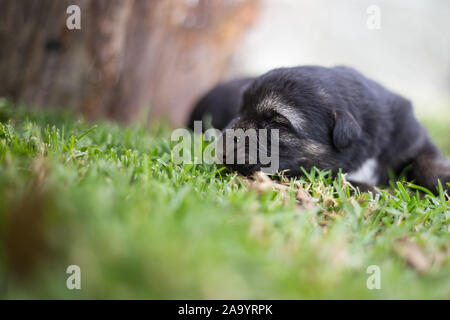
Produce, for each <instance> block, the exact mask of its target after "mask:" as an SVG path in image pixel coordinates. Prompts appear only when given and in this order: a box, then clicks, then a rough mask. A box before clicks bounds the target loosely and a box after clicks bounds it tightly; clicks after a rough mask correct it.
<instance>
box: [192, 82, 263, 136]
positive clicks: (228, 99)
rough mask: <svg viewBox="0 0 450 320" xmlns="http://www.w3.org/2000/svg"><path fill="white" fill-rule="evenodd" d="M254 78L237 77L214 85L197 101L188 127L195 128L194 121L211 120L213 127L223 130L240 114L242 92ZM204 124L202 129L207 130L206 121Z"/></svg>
mask: <svg viewBox="0 0 450 320" xmlns="http://www.w3.org/2000/svg"><path fill="white" fill-rule="evenodd" d="M253 79H254V78H242V79H236V80H232V81H228V82H225V83H221V84H219V85H217V86H216V87H214V88H213V89H212V90H211V91H209V92H208V93H207V94H206V95H205V96H204V97H202V98H201V99H200V100H199V101H198V102H197V103H196V105H195V107H194V109H193V111H192V113H191V116H190V118H189V122H188V127H189V128H191V129H194V121H203V122H205V121H209V120H211V125H212V127H214V128H216V129H219V130H223V129H224V128H225V127H226V125H227V124H228V123H229V122H230V121H231V120H233V118H234V117H236V115H237V114H238V111H239V108H240V106H241V100H242V94H243V92H244V90H245V89H246V88H247V87H248V86H249V85H250V83H251V82H252V81H253ZM202 125H203V127H202V130H206V129H207V128H206V123H203V124H202Z"/></svg>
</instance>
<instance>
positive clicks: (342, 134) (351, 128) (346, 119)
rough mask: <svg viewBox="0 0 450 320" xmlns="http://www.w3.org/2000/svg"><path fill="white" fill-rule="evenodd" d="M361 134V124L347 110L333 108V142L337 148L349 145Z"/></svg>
mask: <svg viewBox="0 0 450 320" xmlns="http://www.w3.org/2000/svg"><path fill="white" fill-rule="evenodd" d="M361 135H362V129H361V126H360V125H359V123H358V122H357V121H356V119H355V118H354V117H353V116H352V115H351V114H350V113H349V112H347V111H342V110H334V130H333V143H334V145H335V147H336V148H337V149H338V150H341V151H342V150H344V149H346V148H348V147H350V146H351V144H352V143H353V142H354V141H355V140H358V139H359V138H360V137H361Z"/></svg>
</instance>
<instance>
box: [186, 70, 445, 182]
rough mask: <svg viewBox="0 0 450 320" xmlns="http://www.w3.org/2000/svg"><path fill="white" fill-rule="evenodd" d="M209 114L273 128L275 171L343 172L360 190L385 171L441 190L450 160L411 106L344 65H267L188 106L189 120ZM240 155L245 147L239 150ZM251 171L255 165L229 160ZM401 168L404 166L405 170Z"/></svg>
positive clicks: (217, 122) (239, 125) (240, 125)
mask: <svg viewBox="0 0 450 320" xmlns="http://www.w3.org/2000/svg"><path fill="white" fill-rule="evenodd" d="M206 114H210V116H211V117H212V124H213V125H214V126H215V127H216V128H218V129H221V130H222V129H224V127H225V124H226V123H229V122H230V124H229V125H228V127H229V128H231V129H243V130H247V129H251V128H253V129H262V128H265V129H268V130H271V129H278V130H279V170H280V171H283V170H287V175H289V176H298V175H301V174H302V171H301V169H300V168H301V167H303V168H304V169H306V170H307V171H308V170H310V169H311V168H312V167H314V166H315V167H317V168H319V169H323V170H332V172H333V173H337V172H339V170H340V169H342V172H344V173H348V175H347V179H348V180H349V181H350V182H352V183H353V184H354V185H355V186H358V187H359V188H360V189H361V191H367V190H373V188H372V186H374V185H377V184H386V183H387V182H388V172H389V171H390V170H392V171H393V172H394V173H396V174H399V173H401V172H403V171H406V172H407V177H408V179H410V180H414V181H415V183H416V184H419V185H421V186H423V187H425V188H427V189H430V190H434V191H436V190H437V186H438V180H440V181H441V184H442V186H443V187H444V190H447V191H448V190H449V187H448V186H447V185H446V183H448V182H450V163H449V161H447V159H445V158H444V156H443V155H442V153H441V152H440V151H439V149H438V148H437V147H436V146H435V145H434V144H433V143H432V142H431V141H430V139H429V137H428V135H427V132H426V130H425V129H424V128H423V127H422V126H421V125H420V124H419V122H418V121H417V120H416V118H415V117H414V115H413V111H412V107H411V103H410V102H409V101H408V100H406V99H405V98H403V97H401V96H399V95H397V94H395V93H393V92H391V91H389V90H387V89H386V88H384V87H383V86H381V85H380V84H378V83H377V82H375V81H373V80H370V79H367V78H366V77H364V76H363V75H362V74H360V73H358V72H357V71H355V70H353V69H351V68H347V67H334V68H325V67H318V66H304V67H295V68H281V69H275V70H272V71H270V72H268V73H266V74H264V75H262V76H260V77H258V78H254V79H249V78H247V79H241V80H237V81H236V80H235V81H233V82H229V83H225V84H222V85H219V86H218V87H216V88H214V89H213V90H212V91H210V93H208V94H207V95H206V96H205V97H204V98H203V99H202V100H201V101H200V103H199V104H198V105H197V106H196V107H195V108H194V111H193V113H192V116H191V119H190V120H189V121H190V123H189V124H190V126H191V127H192V123H193V121H194V120H202V118H203V117H204V116H205V115H206ZM244 152H248V150H247V149H246V150H244ZM230 166H231V167H232V168H233V169H234V170H237V171H239V172H240V173H242V174H244V175H251V174H253V173H254V172H255V171H258V170H259V169H260V168H261V165H260V164H258V163H256V164H236V163H234V164H231V165H230ZM406 168H408V170H405V169H406Z"/></svg>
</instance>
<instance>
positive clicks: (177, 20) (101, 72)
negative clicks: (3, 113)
mask: <svg viewBox="0 0 450 320" xmlns="http://www.w3.org/2000/svg"><path fill="white" fill-rule="evenodd" d="M257 1H258V0H239V1H238V0H39V1H38V0H0V7H1V11H0V43H1V45H0V79H1V86H0V95H1V96H7V97H10V98H12V99H14V100H15V101H19V102H25V103H26V104H27V105H29V106H33V107H37V108H41V107H60V108H70V109H73V110H77V111H81V112H83V113H84V114H85V115H87V116H88V117H89V118H91V119H92V118H98V117H109V118H113V119H116V120H119V121H132V120H135V119H137V118H138V117H139V116H141V115H142V113H143V112H142V111H143V110H144V109H145V108H148V107H150V114H151V115H153V116H155V117H161V116H163V115H168V117H169V119H170V121H171V122H172V124H173V125H181V124H182V123H183V122H184V120H185V119H186V117H187V115H188V113H189V108H190V106H191V105H192V104H193V103H194V102H195V100H196V99H197V98H198V97H199V95H201V94H202V93H204V91H205V90H207V89H208V88H209V87H211V86H212V85H213V84H214V83H215V82H217V81H218V80H219V79H220V77H221V76H222V74H223V72H224V71H225V67H226V66H227V62H228V59H229V57H230V55H231V54H232V52H233V50H234V48H235V46H236V43H237V40H238V38H239V36H240V35H241V34H242V32H243V30H245V28H246V27H247V26H248V25H249V24H250V23H251V22H252V21H253V19H254V16H255V13H256V11H257ZM72 4H76V5H78V6H79V7H80V8H81V30H69V29H68V28H67V26H66V19H67V18H68V17H69V14H67V13H66V9H67V7H68V6H69V5H72Z"/></svg>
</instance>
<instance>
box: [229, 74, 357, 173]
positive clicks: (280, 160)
mask: <svg viewBox="0 0 450 320" xmlns="http://www.w3.org/2000/svg"><path fill="white" fill-rule="evenodd" d="M336 103H338V102H337V101H336V99H335V98H334V97H333V90H332V88H326V87H324V86H323V85H322V86H321V83H320V82H317V81H315V79H310V78H308V77H305V76H304V75H302V73H301V72H299V71H298V70H293V69H277V70H273V71H271V72H269V73H267V74H265V75H263V76H261V77H260V78H258V79H256V80H255V81H254V82H253V84H252V85H251V86H250V87H249V88H248V89H247V90H246V91H245V92H244V95H243V100H242V106H241V109H240V112H239V116H238V117H237V118H235V119H234V120H233V121H232V122H231V123H230V125H229V126H228V130H227V129H226V130H225V131H224V136H223V138H224V140H226V138H225V136H226V135H229V134H230V133H233V132H234V133H236V132H239V134H235V136H234V138H232V139H230V140H227V143H226V144H225V147H226V148H225V150H226V152H225V153H224V154H223V155H224V158H223V161H224V163H227V164H228V165H229V166H230V167H231V168H233V169H234V170H237V171H239V172H240V173H242V174H244V175H250V174H252V173H253V172H255V171H258V170H260V169H261V168H263V167H267V163H265V162H263V157H262V154H264V153H266V156H267V157H269V158H271V160H272V161H273V160H276V161H277V168H275V169H276V171H284V170H286V171H287V174H288V175H291V176H298V175H300V174H301V169H300V168H301V167H303V168H305V169H306V170H310V169H311V168H312V167H313V166H315V167H318V168H320V169H330V170H337V168H339V164H338V163H337V162H338V161H337V159H338V158H339V157H340V155H341V154H342V153H344V152H346V150H347V149H348V148H350V147H351V145H352V144H353V143H354V141H355V140H358V139H359V138H360V136H361V133H362V132H361V127H360V125H359V124H358V122H357V121H356V119H355V118H354V116H353V115H352V114H351V113H350V112H349V111H348V110H346V109H345V108H342V106H338V105H336ZM230 129H231V130H230ZM260 129H265V130H260ZM264 131H266V133H264ZM246 132H251V133H250V134H245V133H246ZM255 132H256V136H255ZM275 132H276V134H275ZM242 133H244V135H242ZM243 139H244V143H240V144H239V142H242V140H243ZM274 139H275V140H277V141H275V140H274ZM263 142H264V143H263ZM252 144H253V145H252ZM255 148H256V153H255ZM230 151H232V152H233V153H234V158H233V157H231V158H232V159H231V160H232V161H230V159H227V162H225V155H226V154H229V153H230ZM239 158H240V159H241V161H239ZM242 160H245V162H244V163H243V161H242Z"/></svg>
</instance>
